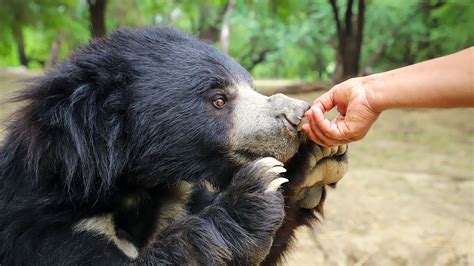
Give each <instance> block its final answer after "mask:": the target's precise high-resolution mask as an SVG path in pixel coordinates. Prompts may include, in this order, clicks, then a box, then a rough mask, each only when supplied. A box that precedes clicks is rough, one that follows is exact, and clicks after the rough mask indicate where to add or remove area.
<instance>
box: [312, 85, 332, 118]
mask: <svg viewBox="0 0 474 266" xmlns="http://www.w3.org/2000/svg"><path fill="white" fill-rule="evenodd" d="M335 105H336V104H335V102H334V94H333V92H332V89H331V90H329V91H327V92H326V93H324V94H323V95H321V96H319V97H318V98H316V100H314V102H313V106H315V107H317V108H319V109H320V110H321V111H322V112H323V113H325V112H329V111H331V109H332V108H334V106H335Z"/></svg>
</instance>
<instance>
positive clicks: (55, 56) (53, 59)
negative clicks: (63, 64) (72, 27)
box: [45, 31, 64, 69]
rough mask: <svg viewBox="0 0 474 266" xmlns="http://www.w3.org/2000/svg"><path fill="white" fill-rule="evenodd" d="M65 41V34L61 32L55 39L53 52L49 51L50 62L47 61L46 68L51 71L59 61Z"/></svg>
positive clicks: (52, 46) (52, 47)
mask: <svg viewBox="0 0 474 266" xmlns="http://www.w3.org/2000/svg"><path fill="white" fill-rule="evenodd" d="M63 39H64V33H63V32H61V31H60V32H59V33H58V34H57V35H56V38H54V41H53V44H52V45H51V50H49V56H48V60H46V64H45V68H46V69H49V68H51V67H53V66H54V65H56V64H57V63H58V60H59V52H60V51H61V44H62V42H63Z"/></svg>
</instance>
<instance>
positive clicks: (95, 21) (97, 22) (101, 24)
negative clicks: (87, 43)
mask: <svg viewBox="0 0 474 266" xmlns="http://www.w3.org/2000/svg"><path fill="white" fill-rule="evenodd" d="M106 2H107V1H106V0H88V1H87V3H88V5H89V19H90V26H91V28H90V29H91V35H92V37H93V38H100V37H103V36H105V33H106V30H105V5H106Z"/></svg>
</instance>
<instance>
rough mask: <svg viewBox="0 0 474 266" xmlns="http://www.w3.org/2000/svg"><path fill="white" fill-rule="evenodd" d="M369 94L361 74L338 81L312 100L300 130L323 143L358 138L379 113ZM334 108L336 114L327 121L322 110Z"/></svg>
mask: <svg viewBox="0 0 474 266" xmlns="http://www.w3.org/2000/svg"><path fill="white" fill-rule="evenodd" d="M371 96H372V92H371V91H370V89H369V86H368V82H367V80H366V79H365V78H363V77H362V78H353V79H349V80H347V81H345V82H343V83H340V84H338V85H336V86H334V87H333V88H331V89H330V90H329V91H328V92H326V93H325V94H323V95H321V96H320V97H318V98H317V99H316V100H315V101H314V102H313V105H312V106H311V109H309V110H308V111H306V113H305V117H306V118H307V119H308V123H307V124H305V125H303V127H302V129H303V131H304V132H305V133H306V134H307V136H308V137H309V139H310V140H312V141H314V142H316V143H318V144H320V145H323V146H334V145H337V144H344V143H349V142H352V141H356V140H360V139H362V138H363V137H364V136H365V135H366V134H367V132H368V131H369V129H370V127H371V126H372V124H373V123H374V122H375V120H377V118H378V116H379V114H380V112H378V111H376V110H375V108H374V107H373V105H372V104H371ZM334 107H336V108H337V110H338V112H339V116H338V117H337V118H335V119H334V120H332V121H329V120H328V119H326V118H325V117H324V113H325V112H329V111H330V110H331V109H333V108H334Z"/></svg>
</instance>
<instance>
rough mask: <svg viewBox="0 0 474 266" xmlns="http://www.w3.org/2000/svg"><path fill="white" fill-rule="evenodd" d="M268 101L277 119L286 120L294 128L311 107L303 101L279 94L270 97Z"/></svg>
mask: <svg viewBox="0 0 474 266" xmlns="http://www.w3.org/2000/svg"><path fill="white" fill-rule="evenodd" d="M270 100H271V103H272V107H273V108H274V110H276V115H277V117H282V118H284V119H286V120H287V121H288V122H289V123H290V124H291V125H293V126H294V127H296V126H298V124H299V123H300V120H301V118H303V116H304V112H306V110H308V109H309V108H310V107H311V105H310V104H309V103H307V102H305V101H302V100H298V99H294V98H290V97H288V96H285V95H283V94H281V93H278V94H275V95H273V96H271V97H270Z"/></svg>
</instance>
